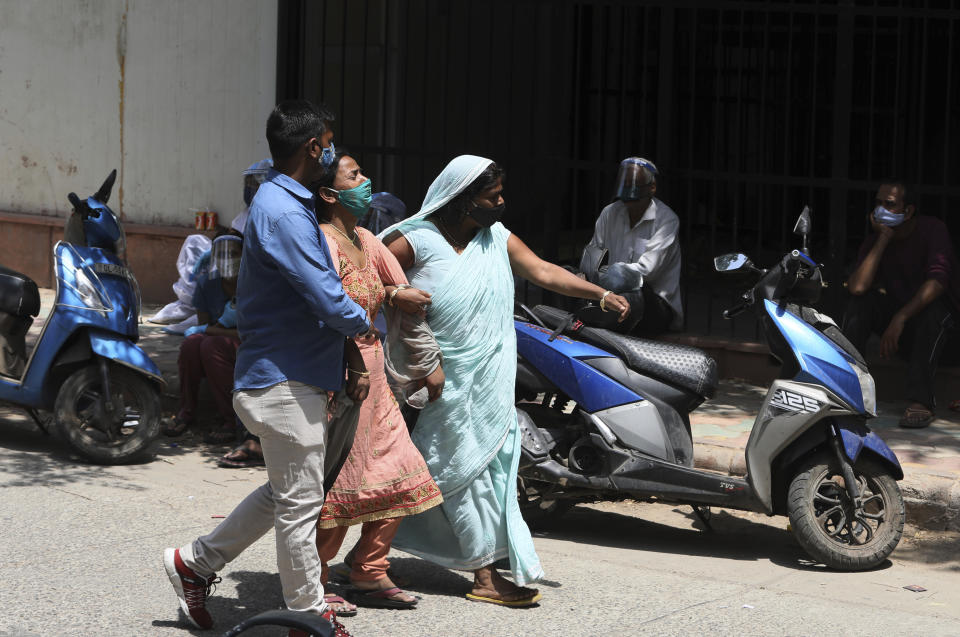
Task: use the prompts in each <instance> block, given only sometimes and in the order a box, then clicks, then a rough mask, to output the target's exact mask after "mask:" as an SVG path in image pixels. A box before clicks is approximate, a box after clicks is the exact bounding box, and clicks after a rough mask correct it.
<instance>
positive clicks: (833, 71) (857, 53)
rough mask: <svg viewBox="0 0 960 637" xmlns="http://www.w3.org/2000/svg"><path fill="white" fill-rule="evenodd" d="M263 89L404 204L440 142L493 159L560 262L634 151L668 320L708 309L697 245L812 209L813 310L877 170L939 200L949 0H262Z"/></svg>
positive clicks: (789, 221) (572, 255) (779, 240)
mask: <svg viewBox="0 0 960 637" xmlns="http://www.w3.org/2000/svg"><path fill="white" fill-rule="evenodd" d="M279 38H280V39H279V45H280V46H279V49H278V50H279V60H278V71H279V72H278V88H277V90H278V97H279V98H281V99H282V98H287V97H306V98H308V99H313V100H319V101H324V102H326V103H327V104H328V105H329V106H331V107H332V108H333V109H334V111H335V112H336V113H337V116H338V121H337V124H336V135H337V137H336V139H337V143H338V144H342V145H344V146H347V147H348V148H350V149H352V150H353V152H355V153H356V154H357V155H358V156H359V158H360V159H361V161H362V164H363V166H364V168H365V169H366V171H368V174H370V175H371V176H372V178H373V180H374V184H375V190H387V191H390V192H393V193H394V194H396V195H397V196H399V197H400V198H401V199H403V200H404V201H405V202H406V203H407V205H408V207H409V208H411V209H412V210H416V209H418V208H419V205H420V202H421V201H422V199H423V195H424V193H425V192H426V188H427V186H428V185H429V183H430V181H431V180H432V179H433V177H434V176H436V174H437V173H438V172H439V171H440V169H441V168H442V167H443V166H444V165H445V164H446V162H447V161H448V160H449V159H451V158H452V157H453V156H455V155H458V154H462V153H471V154H477V155H483V156H487V157H491V158H493V159H495V160H496V161H497V162H499V163H500V164H502V165H503V166H504V167H505V168H506V169H507V171H508V178H507V192H506V197H507V199H508V217H507V219H506V220H505V221H506V223H507V225H508V227H509V228H510V229H511V230H513V231H514V232H515V233H517V234H518V235H519V236H520V237H521V238H523V239H524V240H525V241H526V242H527V243H528V244H529V245H531V247H533V248H534V249H535V250H536V251H537V252H538V253H540V254H541V255H542V256H544V257H545V258H548V259H550V260H554V261H559V262H575V261H576V260H577V259H578V257H579V253H580V251H581V250H582V248H583V246H584V245H585V243H586V242H587V241H588V240H589V237H590V235H591V233H592V228H593V222H594V220H595V218H596V216H597V214H598V213H599V211H600V209H601V208H602V207H603V206H604V205H605V204H606V203H607V202H608V201H609V196H610V191H611V188H612V183H613V179H614V176H615V174H616V168H617V165H618V163H619V161H620V159H622V158H623V157H626V156H629V155H640V156H643V157H647V158H650V159H652V160H653V161H655V162H656V163H657V165H658V167H659V168H660V171H661V178H660V183H659V188H658V195H660V196H661V198H662V199H663V200H664V201H666V202H667V203H669V204H670V206H671V207H673V209H674V210H676V211H677V213H678V214H679V216H680V218H681V221H682V224H683V229H682V233H683V235H682V242H683V247H684V261H685V275H684V285H685V290H686V302H687V305H688V312H687V323H688V325H687V327H688V329H690V330H693V331H697V332H699V333H718V334H724V335H733V336H737V337H743V338H750V337H751V336H753V335H754V334H755V332H754V326H753V324H752V319H750V318H748V317H747V318H743V319H740V322H739V323H737V322H734V323H727V322H723V321H721V320H719V313H720V310H721V309H722V308H723V307H725V306H726V305H727V304H728V302H729V301H730V299H731V296H732V294H733V290H732V289H731V288H730V286H729V284H728V283H726V282H725V281H723V280H720V279H718V278H717V277H716V276H715V275H714V274H713V273H712V271H711V269H710V260H711V258H712V256H713V255H715V254H718V253H721V252H727V251H731V250H742V251H745V252H747V253H749V254H750V255H751V256H752V257H753V259H754V261H755V262H757V263H760V264H764V263H769V262H770V261H772V260H773V259H776V258H777V257H778V256H779V255H780V254H782V253H783V252H784V251H785V250H786V249H788V248H791V247H796V246H795V243H796V242H795V239H794V238H793V236H792V235H791V234H790V230H791V228H792V227H793V222H794V220H795V218H796V216H797V214H798V213H799V212H800V210H801V209H802V208H803V206H804V205H807V204H809V205H810V206H811V208H812V209H813V215H814V217H813V218H814V226H813V233H814V234H813V238H812V248H811V250H812V252H813V255H814V257H815V258H817V259H819V260H820V261H822V262H824V263H826V265H827V270H826V272H827V277H828V279H829V281H830V284H831V286H830V288H828V294H827V296H826V297H825V301H824V303H825V305H826V307H827V310H828V311H831V312H833V313H837V312H838V308H839V306H840V302H841V301H842V297H843V294H844V291H843V287H842V282H843V280H844V278H845V275H846V271H847V268H848V267H849V265H850V262H851V260H852V259H853V258H854V257H855V255H856V249H857V246H858V245H859V243H860V241H861V240H862V239H863V237H864V234H865V232H866V230H867V225H866V213H867V211H868V209H869V208H870V205H871V202H872V199H873V193H874V191H875V188H876V182H877V180H879V179H881V178H883V177H886V176H890V175H897V176H900V177H902V178H903V179H905V180H906V181H907V182H908V183H910V184H913V188H914V192H915V194H916V195H917V198H918V203H919V208H920V210H921V212H922V213H925V214H932V215H936V216H939V217H941V218H943V219H944V220H946V222H947V223H948V225H949V226H950V227H951V229H952V232H953V234H954V237H955V241H954V243H955V245H956V235H957V232H958V230H960V218H958V215H957V214H956V213H953V214H951V212H952V211H953V210H955V209H957V207H958V205H960V187H958V186H957V185H956V178H955V176H956V175H957V174H958V170H960V143H958V142H960V101H958V90H960V70H958V63H957V60H960V56H958V48H960V13H958V12H957V11H955V10H954V9H952V8H951V7H950V4H949V3H946V2H944V3H933V2H926V1H920V0H917V1H912V2H911V1H907V0H902V1H899V2H898V1H895V0H890V1H886V2H879V1H866V0H863V1H859V0H836V1H834V2H814V1H810V2H799V1H795V2H742V1H738V2H734V1H700V2H693V1H683V2H668V1H661V2H629V1H625V0H624V1H619V2H612V1H608V2H566V1H560V2H557V1H555V0H539V1H534V0H529V1H523V0H520V1H507V0H471V1H470V2H460V1H444V0H326V1H319V2H307V1H304V0H281V2H280V34H279Z"/></svg>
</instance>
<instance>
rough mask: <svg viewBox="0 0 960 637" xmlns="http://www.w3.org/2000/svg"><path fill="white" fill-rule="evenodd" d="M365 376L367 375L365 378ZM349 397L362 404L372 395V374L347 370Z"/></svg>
mask: <svg viewBox="0 0 960 637" xmlns="http://www.w3.org/2000/svg"><path fill="white" fill-rule="evenodd" d="M363 374H367V375H366V376H364V375H363ZM346 392H347V396H349V397H350V399H351V400H353V402H355V403H362V402H363V401H364V400H366V398H367V394H369V393H370V372H362V373H361V372H360V370H356V369H347V387H346Z"/></svg>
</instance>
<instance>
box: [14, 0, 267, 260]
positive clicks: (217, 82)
mask: <svg viewBox="0 0 960 637" xmlns="http://www.w3.org/2000/svg"><path fill="white" fill-rule="evenodd" d="M0 16H2V17H0V211H4V212H13V213H26V214H31V215H49V216H59V217H64V216H65V215H66V214H67V212H68V211H69V204H68V203H67V197H66V196H67V193H68V192H70V191H71V190H72V191H76V192H77V194H78V195H81V196H87V195H90V194H92V193H93V191H94V190H96V188H97V187H98V186H99V185H100V183H101V181H103V179H104V178H105V177H106V175H107V173H108V172H109V171H110V170H111V169H112V168H117V169H118V171H119V176H118V180H117V186H115V188H114V194H113V197H112V199H111V201H110V204H111V207H113V209H114V211H115V212H117V213H118V214H119V215H121V217H122V219H123V220H124V221H127V222H132V223H139V224H163V225H174V226H177V225H179V226H182V225H190V224H192V223H193V215H192V212H191V209H193V208H210V209H213V210H216V211H217V212H219V214H220V218H221V220H222V221H223V222H226V223H229V221H230V220H231V219H232V218H233V217H234V216H235V215H236V214H237V213H238V212H239V210H240V209H241V207H242V205H243V201H242V198H241V178H240V172H241V171H242V170H243V169H244V168H246V166H248V165H249V164H250V163H252V162H254V161H256V160H258V159H261V158H263V157H265V156H267V155H268V151H267V145H266V141H265V139H264V132H263V131H264V124H265V122H266V118H267V115H268V114H269V112H270V109H271V108H272V107H273V105H274V97H275V91H276V88H275V87H276V45H277V2H276V0H272V1H271V0H267V1H264V0H204V2H196V1H195V0H163V1H162V2H156V1H152V0H59V1H53V0H44V1H42V2H41V1H28V2H24V1H22V0H0ZM0 260H2V258H0ZM11 267H13V266H11Z"/></svg>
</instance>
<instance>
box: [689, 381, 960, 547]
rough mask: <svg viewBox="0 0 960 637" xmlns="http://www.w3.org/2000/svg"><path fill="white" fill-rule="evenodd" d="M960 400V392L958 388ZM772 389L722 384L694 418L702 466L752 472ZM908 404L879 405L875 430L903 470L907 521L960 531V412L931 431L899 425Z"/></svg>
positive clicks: (943, 412)
mask: <svg viewBox="0 0 960 637" xmlns="http://www.w3.org/2000/svg"><path fill="white" fill-rule="evenodd" d="M957 391H958V396H957V397H958V398H960V387H958V388H957ZM765 395H766V388H765V387H759V386H757V385H752V384H749V383H745V382H742V381H736V380H724V381H721V383H720V387H719V388H718V390H717V395H716V396H715V397H714V398H713V399H712V400H710V401H708V402H707V403H705V404H704V405H702V406H701V407H700V408H699V409H697V410H696V411H695V412H693V413H692V414H691V415H690V423H691V426H692V428H693V438H694V445H695V447H694V455H695V460H696V465H697V466H699V467H705V468H708V469H714V470H717V471H723V472H726V473H731V474H735V475H743V474H745V473H746V467H745V463H744V456H743V450H744V447H746V444H747V439H748V438H749V437H750V429H751V427H752V426H753V420H754V418H755V416H756V413H757V410H758V409H759V408H760V404H761V403H762V402H763V398H764V396H765ZM905 407H906V403H905V402H885V401H883V400H881V401H879V404H878V405H877V412H878V416H877V418H874V419H872V420H871V421H870V423H869V425H870V427H871V428H872V429H873V430H874V431H875V432H876V433H877V435H878V436H880V437H881V438H883V440H884V441H885V442H886V443H887V444H888V445H889V446H890V448H891V449H893V451H894V453H896V454H897V457H898V458H899V459H900V463H901V465H902V466H903V474H904V477H903V481H902V482H901V483H900V488H901V489H902V490H903V495H904V500H905V503H906V508H907V521H908V522H911V523H913V524H915V525H917V526H919V527H922V528H927V529H931V530H947V529H949V530H960V413H957V412H953V411H949V410H947V409H946V408H945V407H941V408H940V410H939V411H938V414H937V416H938V417H937V419H936V420H935V421H934V422H933V423H931V425H930V426H929V427H926V428H925V429H903V428H901V427H899V426H898V424H897V423H898V421H899V419H900V415H901V414H902V413H903V410H904V408H905Z"/></svg>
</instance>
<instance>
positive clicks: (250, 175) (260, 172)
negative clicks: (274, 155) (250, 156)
mask: <svg viewBox="0 0 960 637" xmlns="http://www.w3.org/2000/svg"><path fill="white" fill-rule="evenodd" d="M272 167H273V160H272V159H269V158H268V159H262V160H260V161H258V162H256V163H254V164H251V165H250V167H249V168H247V169H246V170H245V171H243V202H244V203H245V204H247V205H248V206H249V205H250V202H251V201H253V196H254V195H255V194H257V190H258V189H259V188H260V184H262V183H263V182H265V181H266V180H267V173H268V172H269V171H270V169H271V168H272Z"/></svg>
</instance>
